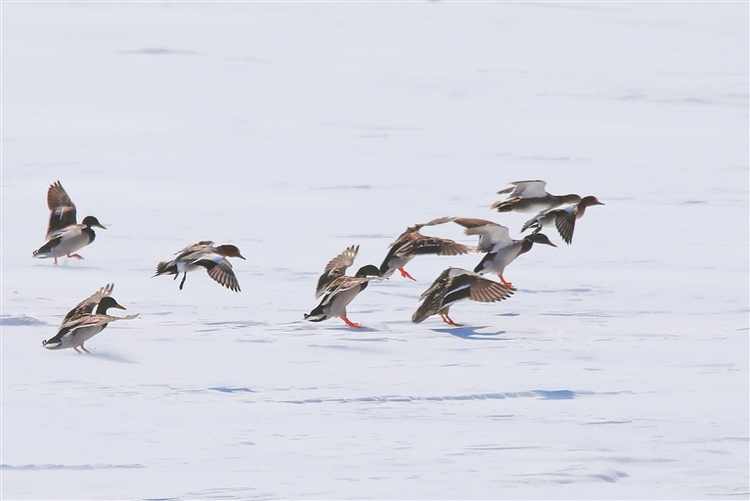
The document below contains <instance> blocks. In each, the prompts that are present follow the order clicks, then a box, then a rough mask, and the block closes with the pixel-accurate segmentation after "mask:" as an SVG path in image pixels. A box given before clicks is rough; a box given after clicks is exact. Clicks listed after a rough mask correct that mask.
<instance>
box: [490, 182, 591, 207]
mask: <svg viewBox="0 0 750 501" xmlns="http://www.w3.org/2000/svg"><path fill="white" fill-rule="evenodd" d="M511 184H512V185H513V186H512V187H510V188H506V189H504V190H500V191H498V192H497V193H498V194H499V195H503V194H508V198H506V199H505V200H501V201H498V202H495V203H494V204H492V206H491V208H492V209H495V210H497V211H498V212H541V211H545V210H549V209H553V208H556V207H560V206H562V205H568V204H577V203H578V202H580V201H581V197H580V196H578V195H575V194H570V195H551V194H549V193H547V191H546V186H547V183H546V182H545V181H541V180H538V179H537V180H533V181H515V182H513V183H511Z"/></svg>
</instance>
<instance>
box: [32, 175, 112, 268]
mask: <svg viewBox="0 0 750 501" xmlns="http://www.w3.org/2000/svg"><path fill="white" fill-rule="evenodd" d="M47 208H48V209H49V211H50V214H49V223H48V224H47V235H46V237H45V239H46V240H47V241H46V242H45V243H44V245H42V246H41V247H40V248H39V249H37V250H35V251H34V253H33V256H34V257H37V258H41V259H44V258H49V257H51V258H54V260H55V264H57V258H58V257H63V256H68V257H74V258H76V259H83V257H81V256H80V255H78V254H76V251H78V250H80V249H82V248H84V247H86V246H87V245H89V244H90V243H91V242H93V241H94V239H95V238H96V233H94V230H93V229H92V228H93V227H96V228H101V229H103V230H106V229H107V228H105V227H104V226H102V225H101V223H100V222H99V220H98V219H96V218H95V217H94V216H86V217H85V218H83V221H82V222H81V224H77V223H76V206H75V204H74V203H73V201H72V200H71V199H70V197H69V196H68V193H67V192H66V191H65V188H63V187H62V184H60V181H55V182H54V183H52V184H51V185H50V187H49V189H47Z"/></svg>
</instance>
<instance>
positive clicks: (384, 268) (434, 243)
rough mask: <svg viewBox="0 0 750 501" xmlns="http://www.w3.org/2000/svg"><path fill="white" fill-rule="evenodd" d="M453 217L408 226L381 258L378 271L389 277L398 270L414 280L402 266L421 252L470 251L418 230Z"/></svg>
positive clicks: (458, 252)
mask: <svg viewBox="0 0 750 501" xmlns="http://www.w3.org/2000/svg"><path fill="white" fill-rule="evenodd" d="M453 219H454V218H452V217H442V218H438V219H434V220H432V221H430V222H428V223H422V224H415V225H414V226H410V227H408V228H407V229H406V231H405V232H403V233H402V234H401V235H400V236H399V237H398V238H397V239H396V240H395V241H394V242H393V243H392V244H391V245H390V249H389V251H388V254H387V255H386V256H385V259H383V264H381V265H380V273H382V275H383V277H386V278H387V277H390V276H391V275H392V274H393V273H394V272H395V271H396V270H399V272H400V273H401V276H402V277H404V278H408V279H410V280H415V279H414V277H412V276H411V275H410V274H409V273H408V272H407V271H406V270H405V269H404V266H406V265H407V264H408V263H409V261H411V260H412V259H414V258H415V257H416V256H419V255H423V254H435V255H439V256H457V255H460V254H466V253H468V252H470V251H471V250H472V249H471V247H468V246H466V245H463V244H459V243H456V242H454V241H453V240H449V239H447V238H438V237H430V236H426V235H423V234H422V233H420V232H419V230H420V229H422V228H423V227H425V226H435V225H438V224H443V223H447V222H450V221H453Z"/></svg>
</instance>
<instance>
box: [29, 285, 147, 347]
mask: <svg viewBox="0 0 750 501" xmlns="http://www.w3.org/2000/svg"><path fill="white" fill-rule="evenodd" d="M114 287H115V286H114V284H111V285H107V286H104V287H102V288H101V289H99V290H98V291H97V292H95V293H94V294H92V295H91V296H89V297H87V298H86V299H84V300H83V301H81V302H80V303H78V304H77V305H76V307H75V308H73V309H72V310H70V311H69V312H68V314H67V315H65V318H64V319H63V321H62V324H61V325H60V329H59V330H58V331H57V334H56V335H55V336H54V337H53V338H50V339H48V340H46V341H42V346H44V347H45V348H47V349H48V350H62V349H65V348H73V349H74V350H75V351H76V352H78V353H81V352H80V351H78V348H81V349H82V350H83V351H85V352H86V353H91V352H90V351H89V350H87V349H86V347H85V346H83V343H85V342H86V341H88V340H89V339H91V338H92V337H94V336H95V335H97V334H99V333H100V332H101V331H103V330H104V329H106V327H107V325H109V324H110V323H112V322H114V321H116V320H132V319H133V318H135V317H137V316H138V314H137V313H136V314H135V315H128V316H126V317H114V316H112V315H107V310H108V309H110V308H117V309H120V310H124V309H125V307H124V306H121V305H120V304H118V303H117V301H115V298H113V297H112V296H110V294H112V289H114ZM97 305H98V306H97ZM94 308H96V312H95V313H94Z"/></svg>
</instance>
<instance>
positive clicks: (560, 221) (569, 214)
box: [555, 206, 578, 245]
mask: <svg viewBox="0 0 750 501" xmlns="http://www.w3.org/2000/svg"><path fill="white" fill-rule="evenodd" d="M556 214H557V215H556V216H555V228H557V232H558V233H559V234H560V236H561V237H562V239H563V241H564V242H565V243H566V244H568V245H570V244H571V243H572V242H573V230H575V227H576V219H577V216H578V207H577V206H573V207H571V208H568V209H560V210H558V211H557V212H556Z"/></svg>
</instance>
